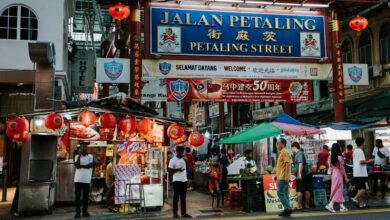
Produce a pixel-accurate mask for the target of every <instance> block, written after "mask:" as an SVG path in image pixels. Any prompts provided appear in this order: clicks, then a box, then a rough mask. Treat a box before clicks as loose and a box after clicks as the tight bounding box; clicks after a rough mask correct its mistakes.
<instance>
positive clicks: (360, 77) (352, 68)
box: [343, 63, 369, 86]
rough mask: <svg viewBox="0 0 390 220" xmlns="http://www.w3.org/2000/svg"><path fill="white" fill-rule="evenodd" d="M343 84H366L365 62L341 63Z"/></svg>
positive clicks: (366, 69) (367, 83) (366, 70)
mask: <svg viewBox="0 0 390 220" xmlns="http://www.w3.org/2000/svg"><path fill="white" fill-rule="evenodd" d="M343 74H344V85H348V86H356V85H361V86H363V85H364V86H368V85H369V82H368V67H367V64H354V63H343Z"/></svg>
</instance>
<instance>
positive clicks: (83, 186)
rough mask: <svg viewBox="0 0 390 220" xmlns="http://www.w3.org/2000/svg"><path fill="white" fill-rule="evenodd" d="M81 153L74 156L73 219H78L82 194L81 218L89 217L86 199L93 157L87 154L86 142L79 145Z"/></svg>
mask: <svg viewBox="0 0 390 220" xmlns="http://www.w3.org/2000/svg"><path fill="white" fill-rule="evenodd" d="M80 145H81V153H80V152H79V154H78V155H76V156H75V166H76V173H75V176H74V184H75V196H76V215H75V218H80V213H81V210H80V200H81V199H80V197H81V191H82V193H83V217H89V216H90V214H89V213H88V198H89V186H90V184H91V178H92V167H93V156H92V155H90V154H88V151H87V147H88V143H87V142H82V143H80Z"/></svg>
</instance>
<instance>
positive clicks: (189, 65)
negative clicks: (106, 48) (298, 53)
mask: <svg viewBox="0 0 390 220" xmlns="http://www.w3.org/2000/svg"><path fill="white" fill-rule="evenodd" d="M142 65H143V68H144V69H143V76H144V77H151V76H154V77H164V78H233V79H234V78H240V79H244V78H245V79H283V80H286V79H294V80H295V79H303V80H328V79H331V77H332V65H331V64H319V63H310V64H308V63H260V62H227V61H199V60H196V61H195V60H143V61H142Z"/></svg>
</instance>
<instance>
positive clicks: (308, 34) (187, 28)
mask: <svg viewBox="0 0 390 220" xmlns="http://www.w3.org/2000/svg"><path fill="white" fill-rule="evenodd" d="M150 10H151V25H150V36H151V42H152V45H151V53H152V54H172V55H204V56H206V55H207V56H213V55H216V56H221V55H225V56H254V57H301V58H321V57H325V56H326V51H325V41H326V40H327V39H326V38H325V15H323V14H321V13H318V14H316V15H313V14H312V15H286V14H276V13H272V14H260V13H250V12H231V11H230V12H229V11H209V10H203V11H202V10H191V9H177V8H155V7H152V8H151V9H150Z"/></svg>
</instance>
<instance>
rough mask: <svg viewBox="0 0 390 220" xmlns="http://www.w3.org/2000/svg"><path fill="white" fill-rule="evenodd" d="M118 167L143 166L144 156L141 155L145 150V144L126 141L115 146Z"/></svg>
mask: <svg viewBox="0 0 390 220" xmlns="http://www.w3.org/2000/svg"><path fill="white" fill-rule="evenodd" d="M115 148H116V153H117V155H118V156H119V158H117V160H118V161H117V164H118V165H130V164H133V165H134V164H144V163H145V156H144V154H143V152H144V151H146V149H147V144H146V143H145V142H133V141H127V142H123V143H118V144H116V145H115Z"/></svg>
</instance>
